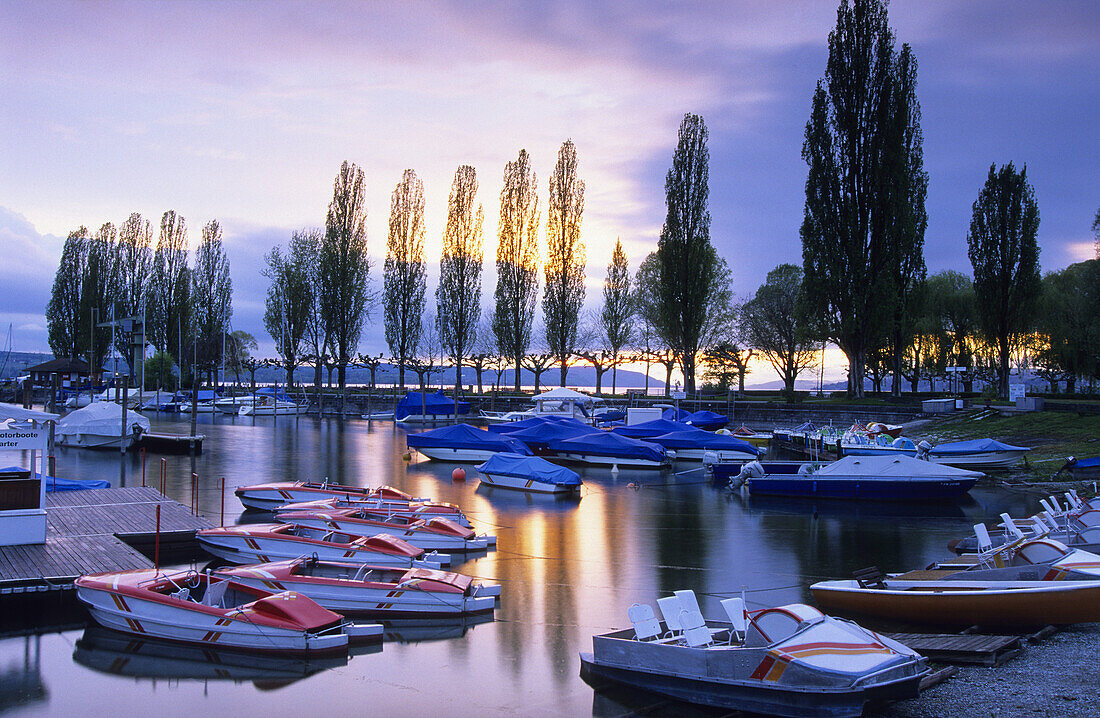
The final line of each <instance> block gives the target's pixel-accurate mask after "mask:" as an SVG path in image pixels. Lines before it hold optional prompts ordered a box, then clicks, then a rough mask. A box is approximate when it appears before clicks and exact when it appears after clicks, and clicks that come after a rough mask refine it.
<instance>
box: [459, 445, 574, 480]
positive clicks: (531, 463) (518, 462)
mask: <svg viewBox="0 0 1100 718" xmlns="http://www.w3.org/2000/svg"><path fill="white" fill-rule="evenodd" d="M476 468H477V470H478V471H480V472H481V473H483V474H502V475H504V476H515V477H517V478H520V479H532V480H534V481H537V482H539V483H540V484H554V485H556V486H580V484H581V477H580V476H579V475H578V474H577V472H575V471H570V470H569V469H567V468H565V467H564V466H558V465H557V464H551V463H550V462H549V461H547V460H546V459H540V458H539V457H537V456H520V455H519V454H507V453H505V454H493V455H492V456H490V457H489V460H488V461H486V462H485V463H482V464H478V465H477V467H476Z"/></svg>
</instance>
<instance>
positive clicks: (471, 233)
mask: <svg viewBox="0 0 1100 718" xmlns="http://www.w3.org/2000/svg"><path fill="white" fill-rule="evenodd" d="M476 201H477V172H476V170H474V168H473V167H471V166H470V165H462V166H461V167H459V168H458V170H456V171H455V177H454V181H453V182H452V183H451V193H450V195H449V196H448V198H447V229H446V232H445V233H444V235H443V257H442V259H441V260H440V263H439V287H438V289H437V290H436V294H435V297H436V306H437V315H436V316H437V317H438V321H439V340H440V343H441V344H442V346H443V348H444V349H446V350H447V353H448V355H449V356H450V358H451V360H452V361H453V362H454V364H455V392H456V394H457V392H458V388H459V387H460V386H462V360H463V359H464V358H465V357H466V355H467V354H468V353H469V352H470V351H471V348H472V347H473V345H474V342H475V341H476V340H477V324H478V321H480V319H481V260H482V251H481V241H482V232H481V226H482V223H483V222H484V220H485V215H484V212H482V209H481V205H480V204H478V205H476V207H477V208H476V209H475V208H474V207H475V203H476Z"/></svg>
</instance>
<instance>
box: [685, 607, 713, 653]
mask: <svg viewBox="0 0 1100 718" xmlns="http://www.w3.org/2000/svg"><path fill="white" fill-rule="evenodd" d="M680 625H681V626H682V627H683V629H684V633H683V635H684V643H686V644H687V645H688V646H690V647H691V648H703V647H705V646H712V645H714V634H712V633H711V632H710V629H709V628H707V622H706V621H704V620H703V614H701V613H699V612H698V611H692V610H689V609H687V608H682V609H680Z"/></svg>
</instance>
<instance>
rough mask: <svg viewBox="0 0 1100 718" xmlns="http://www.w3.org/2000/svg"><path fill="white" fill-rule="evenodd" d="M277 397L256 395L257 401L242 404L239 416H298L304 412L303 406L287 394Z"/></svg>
mask: <svg viewBox="0 0 1100 718" xmlns="http://www.w3.org/2000/svg"><path fill="white" fill-rule="evenodd" d="M282 396H283V398H276V397H273V396H271V395H267V394H265V395H263V396H258V397H256V400H255V401H249V402H247V403H244V404H240V408H239V409H238V410H237V414H238V415H239V416H296V415H297V414H300V413H302V407H301V406H300V405H299V404H295V403H294V402H293V401H291V400H290V398H289V397H286V395H285V394H284V395H282Z"/></svg>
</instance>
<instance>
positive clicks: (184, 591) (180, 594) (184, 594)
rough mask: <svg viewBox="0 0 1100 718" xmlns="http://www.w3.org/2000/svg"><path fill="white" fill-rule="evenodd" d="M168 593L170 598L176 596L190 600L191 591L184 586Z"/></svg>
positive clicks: (183, 599)
mask: <svg viewBox="0 0 1100 718" xmlns="http://www.w3.org/2000/svg"><path fill="white" fill-rule="evenodd" d="M168 595H169V596H171V597H172V598H178V599H179V600H181V601H190V600H191V592H190V591H188V590H187V589H186V588H181V589H180V590H178V591H173V592H172V593H170V594H168Z"/></svg>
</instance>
